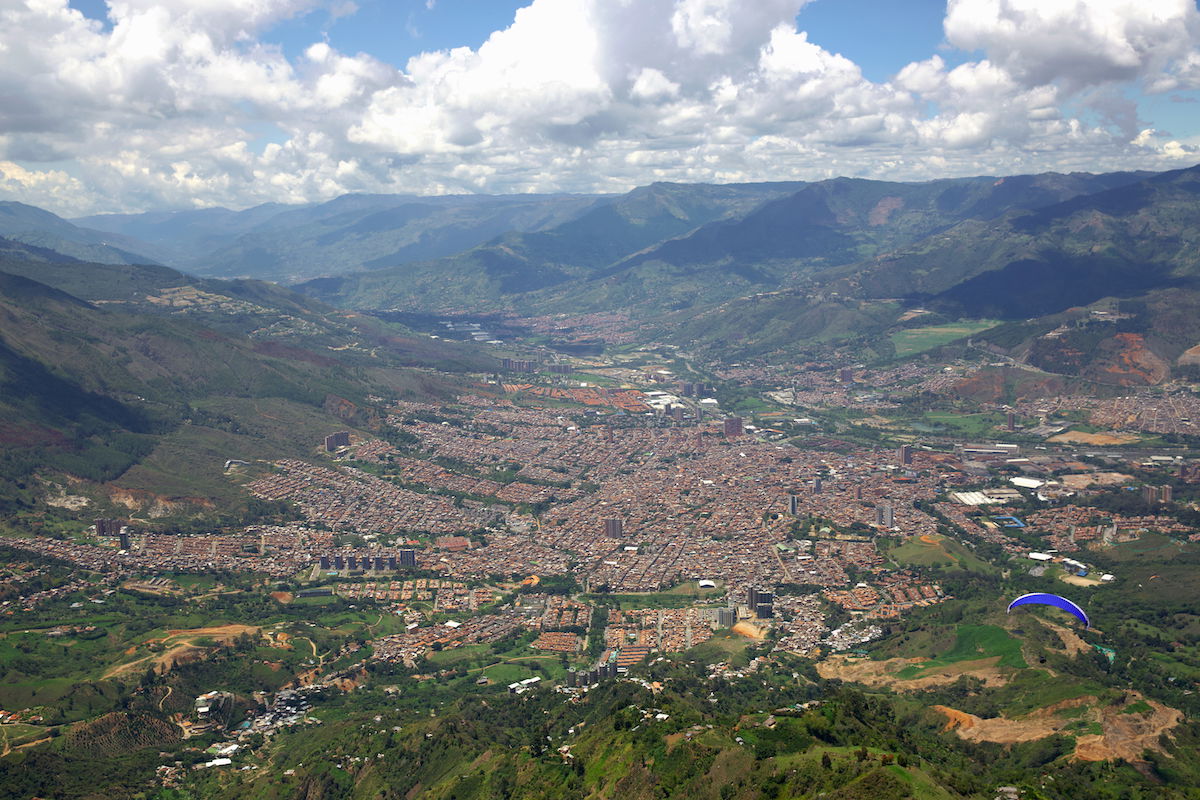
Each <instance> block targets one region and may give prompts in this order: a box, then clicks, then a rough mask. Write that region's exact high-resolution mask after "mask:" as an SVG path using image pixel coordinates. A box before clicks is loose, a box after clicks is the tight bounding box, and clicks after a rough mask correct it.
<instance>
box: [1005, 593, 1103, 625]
mask: <svg viewBox="0 0 1200 800" xmlns="http://www.w3.org/2000/svg"><path fill="white" fill-rule="evenodd" d="M1027 605H1038V606H1054V607H1055V608H1061V609H1062V610H1063V611H1066V612H1067V613H1068V614H1071V615H1073V616H1074V617H1075V618H1076V619H1078V620H1079V621H1080V622H1082V623H1083V626H1084V627H1085V628H1090V627H1092V623H1091V622H1089V621H1088V616H1087V614H1085V613H1084V611H1083V609H1082V608H1080V607H1079V606H1077V605H1075V604H1074V603H1072V602H1071V601H1070V600H1068V599H1067V598H1065V597H1060V596H1059V595H1056V594H1047V593H1045V592H1032V593H1030V594H1023V595H1021V596H1020V597H1018V598H1017V599H1016V600H1013V601H1012V602H1011V603H1009V604H1008V613H1010V614H1011V613H1012V610H1013V609H1014V608H1016V607H1017V606H1027Z"/></svg>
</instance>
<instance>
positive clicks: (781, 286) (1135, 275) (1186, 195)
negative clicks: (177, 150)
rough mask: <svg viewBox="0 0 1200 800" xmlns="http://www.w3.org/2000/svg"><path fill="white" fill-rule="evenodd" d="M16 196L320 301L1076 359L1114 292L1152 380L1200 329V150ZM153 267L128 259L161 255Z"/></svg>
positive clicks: (90, 229) (73, 234)
mask: <svg viewBox="0 0 1200 800" xmlns="http://www.w3.org/2000/svg"><path fill="white" fill-rule="evenodd" d="M4 208H5V211H6V213H7V214H8V216H7V218H6V219H8V220H9V221H8V222H6V223H5V225H6V226H7V227H6V228H4V230H8V231H10V232H12V231H15V230H17V229H19V235H17V234H15V233H14V234H12V235H11V236H10V239H20V241H21V242H24V243H26V244H28V245H29V246H31V247H40V248H43V249H45V250H49V251H56V252H57V253H60V254H63V253H65V254H67V255H73V254H74V253H77V252H82V253H84V254H85V255H86V256H88V258H89V260H91V261H106V262H108V263H110V264H111V263H122V262H126V263H127V262H130V261H139V260H141V261H144V262H149V261H154V260H157V261H159V262H160V263H170V264H172V265H173V266H175V267H180V268H184V269H187V270H188V272H191V273H193V274H196V275H204V276H214V275H216V276H224V277H238V278H240V279H242V282H241V283H240V284H236V285H237V286H240V287H241V288H240V289H238V290H239V291H251V290H250V289H249V288H248V287H250V286H251V285H254V286H256V287H257V288H255V289H254V290H253V291H255V292H260V293H261V292H263V291H266V290H265V289H264V288H262V287H263V286H264V284H253V283H252V282H251V283H247V282H246V280H245V279H268V280H276V281H289V280H290V281H293V282H295V289H297V290H298V292H299V293H300V294H302V295H305V296H307V297H309V298H312V299H313V300H315V301H317V303H318V305H321V304H324V305H326V306H330V307H340V308H348V309H356V310H360V311H369V312H370V311H383V310H391V311H403V312H424V313H464V312H465V313H481V312H489V313H496V312H504V313H508V312H514V311H515V312H517V313H518V314H524V315H536V314H546V313H557V314H578V313H585V312H598V311H614V310H619V311H622V312H624V313H627V314H629V315H630V316H631V317H632V318H633V320H634V321H635V323H636V324H638V325H639V326H641V327H642V328H643V330H644V331H645V332H646V333H647V335H650V336H652V337H653V338H656V339H658V340H660V341H665V342H672V343H675V344H677V345H680V346H685V347H688V348H692V349H696V350H699V351H704V350H709V351H712V352H721V353H723V354H725V355H727V356H730V357H754V356H762V355H766V354H770V353H777V354H778V353H783V352H788V351H795V350H796V349H798V348H803V347H807V346H810V345H812V344H813V343H821V342H826V343H828V342H851V341H854V342H858V345H856V346H862V347H865V348H866V350H865V351H864V352H868V353H872V354H874V355H875V356H877V357H881V358H887V357H891V355H892V350H890V349H889V345H888V341H889V337H890V336H891V335H892V334H893V333H894V332H895V331H897V330H900V329H903V328H905V327H914V326H922V325H929V324H933V323H935V322H937V321H939V320H940V321H952V320H956V319H967V320H981V319H989V320H999V321H1025V320H1039V319H1041V320H1044V321H1043V322H1040V323H1031V324H1030V325H1027V326H1026V327H1024V328H1021V329H1020V330H1022V331H1024V332H1025V334H1027V335H1026V338H1024V339H1022V340H1021V341H1009V340H1010V339H1012V337H1013V335H1014V334H1013V331H1014V330H1016V329H1015V328H1013V327H1012V326H1011V325H1009V326H1007V327H1003V329H1004V331H1005V333H1004V334H1003V336H1002V337H1001V338H1003V339H1004V340H1005V341H1006V342H1008V344H1007V345H1005V346H1002V345H1001V344H999V343H997V342H990V343H989V346H990V347H992V348H994V349H998V350H1002V351H1004V352H1006V353H1008V352H1010V353H1012V354H1014V357H1018V358H1021V359H1025V360H1030V363H1034V362H1039V361H1040V362H1041V363H1043V364H1045V365H1047V368H1049V365H1057V366H1058V367H1059V368H1064V367H1063V365H1064V364H1067V363H1068V362H1069V361H1070V359H1067V360H1064V359H1062V358H1058V357H1051V356H1048V355H1046V353H1047V350H1048V349H1053V348H1048V347H1047V346H1045V345H1044V344H1043V345H1036V346H1035V341H1036V340H1037V339H1038V338H1039V337H1043V336H1045V335H1046V334H1047V333H1048V332H1049V331H1052V330H1053V329H1054V328H1055V326H1056V325H1057V324H1058V323H1054V324H1051V322H1050V321H1052V320H1055V319H1057V318H1056V316H1055V315H1059V314H1062V313H1064V312H1067V311H1068V310H1069V309H1072V308H1084V307H1089V306H1090V305H1092V304H1095V303H1097V302H1101V301H1105V300H1106V299H1111V298H1116V299H1121V300H1124V301H1127V302H1131V301H1139V302H1141V303H1142V304H1143V305H1142V306H1141V307H1142V308H1155V309H1158V312H1159V313H1158V317H1159V318H1161V319H1169V320H1173V321H1172V322H1171V323H1169V324H1165V323H1161V322H1155V321H1154V320H1153V319H1151V318H1150V317H1148V316H1146V315H1145V314H1125V315H1120V316H1121V319H1122V320H1123V321H1122V322H1121V324H1120V325H1119V326H1118V328H1120V330H1119V331H1117V332H1119V333H1132V334H1137V335H1139V336H1142V337H1143V340H1144V343H1145V345H1146V347H1147V348H1148V349H1149V350H1150V351H1152V352H1153V354H1154V358H1156V359H1158V360H1161V361H1163V362H1164V363H1166V364H1167V367H1166V369H1165V371H1164V370H1163V369H1155V370H1151V371H1150V374H1153V375H1154V376H1155V377H1154V379H1153V380H1150V382H1158V381H1159V380H1162V379H1165V377H1166V376H1169V375H1170V374H1172V371H1173V370H1175V369H1176V367H1179V366H1184V364H1183V363H1182V362H1179V359H1180V358H1181V357H1183V354H1184V353H1185V352H1187V351H1188V350H1190V349H1191V348H1192V347H1194V346H1196V345H1197V344H1198V342H1200V336H1196V335H1195V334H1196V333H1197V332H1196V331H1194V330H1193V329H1192V326H1191V325H1190V324H1189V323H1188V321H1187V315H1186V314H1176V313H1166V312H1167V311H1169V310H1170V309H1173V308H1176V307H1179V308H1187V307H1190V306H1191V303H1192V299H1193V298H1192V294H1191V293H1192V291H1193V288H1192V287H1193V281H1194V280H1195V278H1196V272H1197V260H1198V257H1197V255H1196V253H1197V247H1196V245H1197V238H1198V237H1200V230H1198V229H1197V209H1200V168H1191V169H1184V170H1175V171H1172V172H1165V173H1158V174H1155V173H1144V172H1122V173H1111V174H1103V175H1092V174H1084V173H1072V174H1057V173H1045V174H1040V175H1023V176H1011V177H976V178H955V179H945V180H935V181H928V182H921V183H898V182H888V181H874V180H859V179H848V178H837V179H832V180H826V181H819V182H814V183H765V184H763V183H759V184H730V185H705V184H669V183H656V184H651V185H649V186H645V187H641V188H637V189H634V190H632V191H630V192H628V193H626V194H624V195H609V196H575V195H545V196H525V195H521V196H505V197H492V196H480V197H466V196H455V197H412V196H383V195H348V196H344V197H340V198H337V199H334V200H331V201H329V202H327V203H322V204H315V205H306V206H279V205H268V206H259V207H256V208H252V209H248V210H245V211H237V212H235V211H228V210H225V209H204V210H192V211H180V212H169V213H167V212H164V213H151V214H137V215H110V216H98V217H89V218H85V219H82V220H76V221H75V223H78V224H74V223H71V222H68V221H66V220H62V219H61V218H58V217H55V216H53V215H51V214H49V213H48V212H43V211H40V210H38V209H32V208H31V207H28V206H19V204H12V203H9V204H6V205H5V206H4ZM105 237H108V238H105ZM8 246H10V247H11V246H12V245H11V243H10V245H8ZM0 252H2V251H0ZM138 253H146V254H150V255H149V256H147V258H145V259H138V258H137V256H136V254H138ZM99 256H104V257H103V258H100V257H99ZM38 258H40V259H41V261H42V262H43V263H45V264H49V263H52V262H53V259H54V258H56V256H47V255H46V254H45V252H42V254H41V255H40V256H38ZM42 269H43V270H46V269H48V268H47V267H42ZM147 269H149V268H148V267H139V268H138V269H137V270H132V271H130V273H129V275H130V276H133V275H147V274H155V273H153V272H152V271H151V272H146V270H147ZM68 271H69V270H68ZM174 274H176V275H178V274H179V273H174ZM314 276H315V277H314ZM26 277H32V278H34V279H35V280H39V278H38V274H27V275H26ZM180 280H182V279H180ZM199 281H201V279H199V278H197V279H194V280H193V281H192V284H193V285H195V286H196V287H198V288H200V283H199ZM68 291H69V290H68ZM229 291H232V289H230V288H229V286H224V287H223V288H221V289H220V291H218V292H217V293H218V294H220V293H222V292H225V293H227V292H229ZM85 294H86V292H85ZM298 296H299V295H296V294H295V293H291V294H289V297H290V298H291V299H290V300H289V302H300V301H297V300H296V299H295V298H296V297H298ZM97 299H101V298H97ZM276 299H277V298H276ZM160 302H162V301H160ZM304 302H309V301H307V300H306V301H304ZM1073 324H1076V325H1079V324H1080V323H1073ZM1134 326H1140V327H1139V329H1138V330H1132V327H1134ZM1167 328H1169V330H1167ZM1097 330H1099V329H1097ZM1114 330H1116V329H1114ZM1093 333H1095V331H1093ZM1113 335H1115V333H1114V334H1113ZM980 338H981V340H986V339H987V338H988V337H987V336H981V337H980ZM1103 350H1104V348H1099V349H1096V348H1093V351H1094V352H1101V351H1103ZM1188 358H1189V359H1190V356H1189V357H1188ZM1185 360H1187V359H1185ZM1072 369H1074V367H1072ZM1077 369H1078V370H1081V371H1083V372H1085V373H1086V372H1088V370H1089V369H1090V368H1089V366H1088V365H1087V364H1082V363H1081V364H1080V365H1078V367H1077ZM1100 372H1101V373H1103V372H1104V370H1103V369H1102V370H1100Z"/></svg>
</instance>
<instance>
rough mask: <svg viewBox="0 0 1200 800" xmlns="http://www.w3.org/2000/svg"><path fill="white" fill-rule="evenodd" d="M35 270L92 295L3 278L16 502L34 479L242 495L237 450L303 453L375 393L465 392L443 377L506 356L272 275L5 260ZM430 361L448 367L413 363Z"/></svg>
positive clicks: (6, 404)
mask: <svg viewBox="0 0 1200 800" xmlns="http://www.w3.org/2000/svg"><path fill="white" fill-rule="evenodd" d="M22 266H23V268H24V270H23V271H25V272H26V273H30V274H42V275H43V277H46V278H47V280H49V281H52V282H56V283H59V284H61V285H63V286H71V288H73V289H75V290H76V291H77V292H79V293H80V294H84V295H90V296H88V297H87V299H86V300H85V299H81V298H80V297H78V296H76V295H74V294H68V293H66V292H65V291H62V290H61V289H59V288H54V287H52V286H49V285H47V284H45V283H40V282H37V281H35V280H33V279H32V278H30V277H28V275H17V274H12V273H11V272H0V386H2V391H0V419H3V423H0V424H2V425H3V431H4V437H3V441H4V443H5V446H4V447H3V449H2V452H0V482H4V483H5V486H4V490H3V491H0V495H2V496H4V497H6V498H16V500H15V502H16V503H17V505H23V504H28V503H29V502H30V501H31V499H32V498H33V495H34V493H35V491H34V490H35V488H36V486H35V484H34V483H31V482H30V481H31V478H32V476H33V475H34V474H35V473H37V474H42V475H44V476H52V475H56V474H59V473H66V474H69V475H72V476H75V477H79V478H84V479H86V480H87V481H90V482H92V483H110V484H111V486H112V487H113V488H116V489H120V488H130V489H137V490H139V491H142V492H146V493H149V494H152V495H154V494H157V495H166V496H172V497H180V496H186V497H191V498H194V499H196V500H198V501H203V502H205V503H207V502H210V501H213V500H216V499H220V500H223V501H228V500H230V499H231V498H236V497H237V496H238V492H237V491H236V488H235V487H234V486H233V485H232V484H229V483H228V481H225V480H224V479H223V478H222V477H221V475H222V472H223V465H224V461H225V460H226V459H230V458H240V459H245V460H251V459H253V458H274V457H279V456H282V455H287V454H291V455H301V454H305V453H307V452H309V451H310V450H311V449H312V448H313V447H315V446H316V444H317V443H319V441H320V437H321V436H323V435H324V434H325V433H328V432H329V431H330V430H333V429H337V428H340V427H346V426H347V425H350V426H352V427H353V426H358V427H362V426H365V425H370V424H372V420H373V419H375V418H376V416H377V415H378V413H379V411H378V409H375V408H374V403H373V402H372V401H371V400H370V399H369V397H370V396H379V397H398V396H412V397H430V396H435V395H437V394H439V393H445V392H448V391H452V387H453V385H454V382H455V380H456V379H455V378H454V377H453V376H452V375H449V374H445V371H454V370H460V371H461V370H483V369H488V368H490V367H491V366H493V362H492V361H491V360H490V359H488V358H486V357H482V356H481V355H479V354H478V353H477V352H476V351H475V350H473V349H472V348H471V347H470V346H469V345H465V344H461V345H460V344H454V343H448V342H437V341H433V340H429V339H424V338H421V337H417V336H415V335H413V334H411V333H410V332H408V331H407V330H405V329H403V328H401V327H399V326H393V325H387V324H385V323H382V322H379V321H377V320H373V319H364V318H358V317H346V316H345V315H341V314H329V313H326V312H325V311H324V310H322V309H321V308H320V307H319V306H315V305H313V304H312V303H311V301H308V300H307V299H306V298H303V297H300V296H298V295H295V294H294V293H291V292H289V291H287V290H285V289H282V288H280V287H275V286H271V285H269V284H258V283H255V282H229V283H223V282H220V281H206V282H199V283H201V287H202V288H201V287H196V286H195V285H192V284H183V285H179V280H180V279H183V280H187V279H188V276H184V275H182V274H181V273H176V272H174V271H171V270H166V269H164V268H156V267H128V266H116V265H99V264H84V263H64V262H20V263H17V262H13V261H8V262H5V263H4V264H3V267H4V268H6V269H17V268H19V267H22ZM45 273H51V274H49V275H47V274H45ZM100 295H102V297H101V296H100ZM114 295H124V296H123V298H122V299H119V300H118V299H113V297H114ZM164 297H165V298H167V299H168V300H170V301H171V303H174V305H172V304H171V303H164V302H162V298H164ZM432 365H437V366H438V367H439V369H440V370H442V371H444V372H443V376H442V377H439V374H437V373H431V372H428V371H427V370H422V371H413V370H411V369H408V367H411V366H419V367H425V368H428V367H429V366H432ZM330 398H336V399H337V402H335V403H330V402H329V400H330ZM343 401H346V402H343ZM264 421H268V422H264ZM139 465H141V466H139ZM156 475H157V477H156ZM10 510H11V509H10Z"/></svg>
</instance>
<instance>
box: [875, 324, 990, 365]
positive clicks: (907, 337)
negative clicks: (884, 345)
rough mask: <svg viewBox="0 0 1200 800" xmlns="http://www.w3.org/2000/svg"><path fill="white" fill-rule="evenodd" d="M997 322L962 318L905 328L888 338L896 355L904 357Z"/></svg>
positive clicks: (985, 328) (977, 331)
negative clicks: (943, 323)
mask: <svg viewBox="0 0 1200 800" xmlns="http://www.w3.org/2000/svg"><path fill="white" fill-rule="evenodd" d="M998 324H999V323H998V322H997V321H996V320H990V319H980V320H962V321H959V322H952V323H949V324H946V325H929V326H926V327H923V328H905V329H904V330H900V331H896V332H895V333H893V334H892V335H891V336H890V337H889V338H890V339H891V342H892V346H894V347H895V348H896V357H897V358H905V357H907V356H912V355H916V354H917V353H924V352H925V351H926V350H932V349H934V348H935V347H941V346H942V345H944V344H949V343H950V342H953V341H955V340H956V339H962V338H963V337H965V336H972V335H974V334H976V333H980V332H982V331H986V330H987V329H988V328H994V327H996V325H998Z"/></svg>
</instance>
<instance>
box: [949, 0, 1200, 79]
mask: <svg viewBox="0 0 1200 800" xmlns="http://www.w3.org/2000/svg"><path fill="white" fill-rule="evenodd" d="M945 31H946V38H947V40H948V41H949V42H950V44H952V45H954V46H956V47H959V48H962V49H964V50H983V51H985V52H986V53H987V55H988V58H989V59H991V60H992V61H993V62H995V63H997V64H999V65H1000V66H1001V67H1003V68H1004V69H1005V70H1007V71H1008V72H1009V73H1011V74H1012V75H1013V76H1014V78H1016V79H1017V80H1019V81H1021V82H1022V83H1024V84H1025V85H1027V86H1036V85H1043V84H1047V83H1051V82H1054V81H1058V82H1061V83H1062V84H1063V85H1064V86H1066V87H1067V88H1068V89H1070V90H1073V91H1074V90H1078V89H1081V88H1083V87H1085V86H1092V85H1097V84H1102V83H1107V82H1111V81H1133V80H1137V79H1146V80H1147V82H1148V86H1149V88H1151V89H1152V90H1156V91H1165V90H1168V89H1170V88H1177V87H1178V86H1179V85H1181V84H1180V82H1181V80H1182V79H1183V78H1182V76H1180V75H1178V74H1176V75H1175V77H1174V78H1172V77H1171V76H1172V74H1174V73H1175V71H1176V70H1178V69H1179V67H1180V65H1181V63H1189V62H1190V63H1195V59H1196V48H1197V43H1198V41H1200V11H1197V8H1196V3H1195V0H949V4H948V7H947V13H946V21H945ZM1185 71H1186V70H1185ZM1192 77H1193V78H1194V76H1192ZM1192 85H1193V86H1194V85H1196V84H1192Z"/></svg>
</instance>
